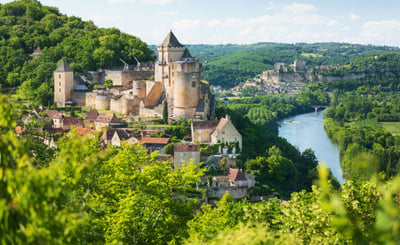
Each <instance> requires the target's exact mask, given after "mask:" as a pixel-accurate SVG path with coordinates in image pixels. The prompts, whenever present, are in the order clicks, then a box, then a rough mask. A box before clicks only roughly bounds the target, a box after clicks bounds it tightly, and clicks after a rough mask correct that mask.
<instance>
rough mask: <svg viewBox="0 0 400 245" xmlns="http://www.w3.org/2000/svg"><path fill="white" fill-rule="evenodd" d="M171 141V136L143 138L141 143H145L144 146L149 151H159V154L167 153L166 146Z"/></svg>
mask: <svg viewBox="0 0 400 245" xmlns="http://www.w3.org/2000/svg"><path fill="white" fill-rule="evenodd" d="M170 142H171V139H170V138H147V137H145V138H142V139H141V140H140V143H142V144H143V148H144V149H146V150H147V151H148V152H149V153H151V152H154V151H158V152H159V154H165V152H164V146H166V145H168V144H169V143H170Z"/></svg>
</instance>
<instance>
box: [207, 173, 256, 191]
mask: <svg viewBox="0 0 400 245" xmlns="http://www.w3.org/2000/svg"><path fill="white" fill-rule="evenodd" d="M254 186H255V177H254V175H252V174H248V173H245V172H243V171H241V170H239V169H234V168H230V169H229V172H228V173H227V174H226V175H219V176H213V177H212V186H211V187H207V189H208V192H207V196H208V198H221V197H222V196H223V195H225V193H226V192H229V194H231V195H232V196H233V197H234V198H236V199H240V198H244V197H247V196H248V190H249V189H250V188H251V187H254Z"/></svg>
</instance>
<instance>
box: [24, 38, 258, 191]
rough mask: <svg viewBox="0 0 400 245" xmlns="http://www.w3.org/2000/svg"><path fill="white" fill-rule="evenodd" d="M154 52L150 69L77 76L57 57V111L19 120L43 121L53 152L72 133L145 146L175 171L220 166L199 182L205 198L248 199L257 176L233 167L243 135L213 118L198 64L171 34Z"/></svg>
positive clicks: (228, 122)
mask: <svg viewBox="0 0 400 245" xmlns="http://www.w3.org/2000/svg"><path fill="white" fill-rule="evenodd" d="M157 51H158V60H157V61H156V62H155V64H147V65H143V66H141V65H140V64H137V65H136V67H134V68H133V69H131V68H130V67H129V66H128V65H126V66H125V67H124V68H123V69H119V70H99V71H94V72H84V73H81V74H74V72H73V71H72V69H71V67H70V66H69V64H68V62H67V61H66V60H64V59H63V60H61V62H60V64H59V65H58V67H57V69H56V70H55V71H54V101H55V104H56V106H57V107H58V109H57V110H42V109H35V110H33V111H32V112H31V113H30V114H29V115H24V116H23V117H22V118H21V122H22V123H23V124H28V123H29V122H32V121H38V122H40V125H41V126H40V127H39V130H40V131H42V132H45V134H44V135H45V136H44V137H43V138H42V139H41V140H42V141H43V142H44V143H45V144H47V145H49V146H50V147H53V148H56V147H57V141H58V140H59V139H60V138H61V137H62V136H64V135H65V136H67V137H69V135H70V134H71V131H72V132H74V133H76V134H78V135H80V136H82V137H84V136H87V135H89V136H90V137H100V141H101V144H102V146H103V147H104V148H106V147H107V146H109V145H111V146H115V147H121V145H122V144H142V146H143V148H144V149H146V150H147V151H148V152H149V153H151V152H154V151H157V152H158V156H159V158H160V159H161V160H165V161H168V162H170V163H171V164H173V165H174V168H180V166H182V164H185V163H188V162H190V161H192V162H193V163H194V164H206V165H207V168H208V169H219V170H217V171H215V172H214V174H212V175H211V178H209V177H207V176H205V177H204V178H203V180H202V184H200V185H199V186H200V187H199V188H207V190H208V191H207V193H208V194H207V197H208V198H220V197H222V196H223V195H224V194H225V192H227V191H229V193H230V194H231V195H232V196H234V197H235V198H243V197H246V196H248V189H249V188H251V187H253V186H254V185H255V178H254V176H253V175H251V174H248V173H245V172H243V171H241V170H240V169H238V168H237V164H236V158H237V156H238V155H239V154H240V151H241V149H242V147H243V146H242V136H241V134H240V133H239V132H238V130H237V129H236V128H235V126H234V125H233V123H232V121H231V120H230V118H229V116H228V115H226V117H224V118H221V119H220V120H213V119H214V103H215V102H213V100H212V95H211V92H210V86H209V84H208V82H207V81H204V80H202V66H201V64H200V63H199V61H198V59H197V58H195V57H193V56H192V55H191V54H190V52H189V51H188V49H187V48H186V47H185V46H184V45H182V44H181V43H180V42H179V41H178V40H177V38H176V37H175V35H174V34H173V33H172V31H171V32H169V34H168V35H167V37H166V38H165V39H164V41H163V42H162V43H161V44H160V45H159V46H158V48H157ZM152 77H153V78H154V79H151V78H152ZM107 81H112V86H108V87H107V86H104V85H106V84H107ZM93 84H94V85H95V86H93ZM88 87H93V89H89V88H88ZM68 108H71V109H72V108H81V110H80V111H79V116H76V115H74V114H76V113H72V114H71V113H67V112H68V111H69V109H68ZM166 115H168V116H167V118H164V119H163V117H165V116H166ZM164 120H165V121H164ZM160 121H161V122H164V123H169V124H170V126H168V125H164V124H161V123H160ZM180 122H184V123H186V126H185V127H181V128H186V129H187V130H186V134H183V135H181V137H180V138H182V139H179V137H177V136H176V134H175V135H174V133H172V134H171V132H170V131H171V128H172V129H174V127H176V128H178V127H179V126H178V125H177V124H179V123H180ZM168 129H169V130H168ZM24 130H26V128H25V127H24V126H18V127H17V128H16V132H17V133H18V134H21V133H22V132H23V131H24ZM172 131H173V130H172ZM123 142H125V143H123ZM220 169H222V170H223V171H220Z"/></svg>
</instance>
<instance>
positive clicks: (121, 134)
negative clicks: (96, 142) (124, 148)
mask: <svg viewBox="0 0 400 245" xmlns="http://www.w3.org/2000/svg"><path fill="white" fill-rule="evenodd" d="M129 138H130V137H129V134H128V132H127V131H126V130H125V129H119V128H114V129H106V130H105V131H104V132H103V134H102V135H101V140H102V141H103V142H104V143H105V144H108V145H113V146H118V147H121V142H122V141H124V140H128V139H129Z"/></svg>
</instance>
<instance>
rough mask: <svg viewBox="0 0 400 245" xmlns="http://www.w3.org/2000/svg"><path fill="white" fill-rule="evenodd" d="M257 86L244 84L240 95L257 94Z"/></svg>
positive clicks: (249, 95)
mask: <svg viewBox="0 0 400 245" xmlns="http://www.w3.org/2000/svg"><path fill="white" fill-rule="evenodd" d="M258 92H259V91H258V88H257V87H256V86H246V87H244V88H243V89H242V96H244V97H254V96H256V95H257V94H258Z"/></svg>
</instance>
